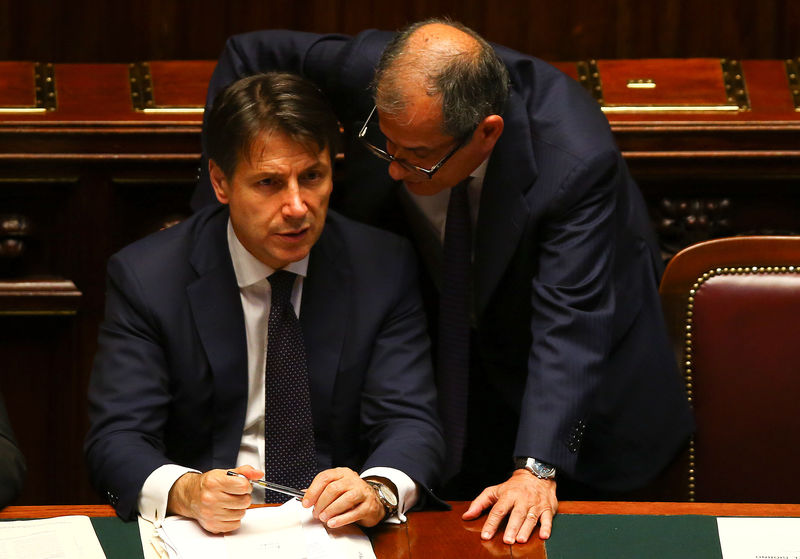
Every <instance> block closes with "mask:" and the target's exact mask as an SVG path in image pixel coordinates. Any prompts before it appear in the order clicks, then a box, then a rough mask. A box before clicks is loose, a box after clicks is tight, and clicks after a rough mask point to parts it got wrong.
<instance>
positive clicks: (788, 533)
mask: <svg viewBox="0 0 800 559" xmlns="http://www.w3.org/2000/svg"><path fill="white" fill-rule="evenodd" d="M717 531H718V532H719V543H720V546H721V547H722V557H723V559H800V518H732V517H720V518H717Z"/></svg>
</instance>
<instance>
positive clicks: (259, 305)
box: [139, 220, 419, 525]
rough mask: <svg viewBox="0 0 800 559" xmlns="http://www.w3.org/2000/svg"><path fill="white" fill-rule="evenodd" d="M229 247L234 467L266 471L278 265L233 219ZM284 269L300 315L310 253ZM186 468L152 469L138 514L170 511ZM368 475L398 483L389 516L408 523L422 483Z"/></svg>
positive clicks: (392, 473)
mask: <svg viewBox="0 0 800 559" xmlns="http://www.w3.org/2000/svg"><path fill="white" fill-rule="evenodd" d="M228 249H229V250H230V253H231V258H232V260H233V269H234V272H235V274H236V282H237V284H238V285H239V295H240V296H241V301H242V310H243V311H244V322H245V333H246V336H247V384H248V391H247V393H248V398H247V411H246V415H245V421H244V431H243V432H242V441H241V445H240V447H239V455H238V457H237V458H236V464H235V466H236V467H239V466H244V465H246V464H249V465H251V466H253V467H254V468H256V469H259V470H263V468H264V453H265V451H264V446H265V445H264V406H265V395H264V387H265V384H264V383H265V368H266V360H267V321H268V319H269V310H270V301H271V296H272V290H271V287H270V283H269V280H267V277H268V276H269V275H271V274H272V273H273V272H274V271H275V270H273V269H272V268H271V267H269V266H267V265H266V264H264V263H263V262H261V261H260V260H258V259H257V258H256V257H255V256H253V255H252V254H251V253H250V252H248V250H247V249H246V248H245V247H244V246H243V245H242V244H241V242H239V239H238V238H237V237H236V234H235V233H234V231H233V227H232V226H231V223H230V220H229V221H228ZM284 269H285V270H287V271H289V272H293V273H295V274H297V279H295V284H294V288H293V290H292V306H293V307H294V309H295V313H297V315H298V316H299V315H300V313H299V312H298V310H299V309H300V303H301V300H302V295H303V279H304V278H305V276H306V272H307V270H308V256H306V257H305V258H304V259H302V260H300V261H298V262H292V263H291V264H289V265H288V266H286V267H285V268H284ZM187 472H197V470H194V469H191V468H186V467H184V466H179V465H177V464H165V465H163V466H161V467H159V468H158V469H156V470H155V471H153V472H152V473H151V474H150V475H149V476H148V477H147V479H146V480H145V482H144V485H143V486H142V490H141V492H140V493H139V514H141V515H142V517H143V518H145V519H146V520H149V521H150V522H153V523H154V524H156V525H159V524H160V522H161V520H163V519H164V517H165V516H166V511H167V501H168V498H169V490H170V489H171V488H172V485H173V484H174V483H175V481H177V479H178V478H179V477H181V476H182V475H183V474H185V473H187ZM198 473H199V472H198ZM367 476H381V477H385V478H388V479H390V480H391V481H392V482H393V483H394V484H395V485H396V486H397V490H398V493H399V495H398V507H397V514H396V515H395V516H393V517H391V518H388V519H386V521H387V522H392V523H400V522H405V520H406V517H405V512H406V511H407V510H408V509H410V508H411V507H413V506H414V504H416V502H417V500H418V498H419V488H418V487H417V485H416V483H414V481H413V480H412V479H411V478H410V477H408V475H407V474H405V473H404V472H401V471H400V470H397V469H394V468H386V467H378V468H370V469H368V470H366V471H364V472H363V473H362V474H361V477H367ZM264 491H265V490H264V489H263V488H261V487H254V488H253V501H254V502H263V500H264Z"/></svg>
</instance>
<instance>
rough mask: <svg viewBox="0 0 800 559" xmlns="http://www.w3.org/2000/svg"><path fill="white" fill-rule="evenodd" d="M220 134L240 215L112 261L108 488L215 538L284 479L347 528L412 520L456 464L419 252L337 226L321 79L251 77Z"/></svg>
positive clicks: (241, 84) (220, 161)
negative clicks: (449, 449) (446, 435)
mask: <svg viewBox="0 0 800 559" xmlns="http://www.w3.org/2000/svg"><path fill="white" fill-rule="evenodd" d="M207 126H208V127H207V130H206V133H207V136H206V140H207V144H206V145H207V146H208V155H209V157H210V163H209V171H210V176H211V181H212V184H213V188H214V193H215V194H216V197H217V199H218V200H219V202H220V203H221V204H222V205H221V206H216V207H209V208H206V209H204V210H203V211H200V212H198V213H196V214H195V215H194V216H192V217H191V218H189V219H187V220H186V221H184V222H183V223H181V224H179V225H176V226H175V227H173V228H170V229H167V230H165V231H161V232H159V233H156V234H155V235H151V236H150V237H147V238H145V239H143V240H141V241H139V242H137V243H134V244H133V245H131V246H129V247H127V248H125V249H123V250H122V251H120V252H119V253H118V254H116V255H114V256H113V257H112V258H111V260H110V261H109V265H108V289H107V299H106V316H105V321H104V322H103V324H102V327H101V329H100V338H99V348H98V353H97V356H96V359H95V366H94V370H93V372H92V377H91V381H90V386H89V402H90V420H91V428H90V431H89V434H88V436H87V440H86V447H85V449H86V456H87V460H88V463H89V469H90V474H91V477H92V479H93V482H94V484H95V486H96V487H97V488H98V489H99V490H100V491H101V492H102V493H104V494H105V495H107V496H108V498H109V500H110V501H111V503H112V504H113V505H114V507H115V508H116V510H117V513H118V514H119V515H120V516H121V517H123V518H125V519H130V518H132V517H134V516H135V515H136V513H137V512H138V513H140V514H141V515H142V516H144V517H145V518H147V519H149V520H152V521H156V522H158V521H160V520H162V519H163V518H164V516H165V514H181V515H184V516H187V517H191V518H196V519H197V520H198V521H199V523H200V524H201V525H202V526H203V527H204V528H205V529H207V530H209V531H211V532H228V531H231V530H235V529H236V528H237V527H238V526H239V524H240V521H241V518H242V517H243V516H244V513H245V510H246V508H247V507H248V506H249V505H250V503H251V499H253V498H254V497H255V496H254V497H251V486H250V483H249V482H248V481H247V479H244V478H245V477H246V478H249V479H257V478H259V477H261V476H262V475H264V474H265V473H266V476H267V479H268V480H269V481H272V482H277V483H280V484H283V485H290V486H294V487H298V488H304V487H308V490H307V491H306V494H305V497H304V498H303V501H302V502H303V506H305V507H310V506H313V507H314V516H315V517H317V518H319V519H320V520H321V521H323V522H325V523H326V524H327V525H328V526H329V527H333V528H335V527H339V526H342V525H344V524H348V523H352V522H357V523H359V524H361V525H364V526H372V525H374V524H376V523H378V522H380V521H381V520H382V519H384V518H386V519H390V520H391V519H394V520H395V521H398V520H400V521H402V520H404V519H405V517H404V513H405V511H407V510H408V509H409V508H411V507H412V506H414V504H415V503H417V502H419V500H420V498H422V497H423V495H422V494H421V492H423V491H427V490H428V489H427V488H428V487H430V486H431V485H432V484H434V483H436V482H437V481H438V479H439V475H440V472H441V466H442V461H443V456H444V445H443V441H442V435H441V431H440V427H439V424H438V419H437V417H436V410H435V401H436V400H435V390H434V382H433V371H432V366H431V362H430V356H429V342H428V337H427V334H426V331H425V329H426V325H425V315H424V311H423V307H422V302H421V300H420V297H419V291H418V289H417V287H416V285H417V283H416V282H417V268H416V264H415V261H414V255H413V251H412V250H411V248H410V247H409V246H408V243H407V242H406V241H405V240H403V239H401V238H399V237H397V236H395V235H392V234H391V233H387V232H384V231H380V230H377V229H373V228H370V227H368V226H365V225H361V224H358V223H355V222H351V221H350V220H348V219H345V218H343V217H342V216H339V215H336V214H335V213H333V212H328V211H327V209H328V198H329V196H330V193H331V187H332V168H331V154H332V153H335V149H336V146H337V144H338V139H339V127H338V122H337V120H336V118H335V117H334V115H333V113H332V112H331V110H330V107H329V105H328V104H327V101H326V99H325V98H324V97H323V95H322V93H320V92H319V90H318V89H317V88H316V87H314V85H313V84H310V83H309V82H307V81H305V80H303V79H302V78H299V77H298V76H294V75H288V74H275V73H272V74H267V75H257V76H253V77H250V78H247V79H244V80H241V81H238V82H236V83H235V84H233V85H232V86H230V87H229V88H228V89H226V90H225V91H224V92H223V93H222V94H220V95H219V96H218V98H217V100H216V102H215V103H214V106H213V108H212V109H211V110H209V111H208V119H207ZM297 314H299V321H298V318H297ZM229 468H236V472H238V473H239V474H242V475H241V476H230V475H226V470H227V469H229ZM262 470H263V471H262ZM354 470H357V471H360V472H361V476H359V475H358V474H356V473H355V471H354ZM312 480H313V481H312ZM309 484H310V485H309ZM275 496H278V494H276V493H272V492H267V494H266V495H264V494H263V493H262V494H261V495H259V496H258V497H259V499H260V500H261V502H263V500H264V498H265V497H266V498H267V500H268V501H272V497H275ZM256 500H258V499H256Z"/></svg>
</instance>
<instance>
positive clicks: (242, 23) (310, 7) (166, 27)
mask: <svg viewBox="0 0 800 559" xmlns="http://www.w3.org/2000/svg"><path fill="white" fill-rule="evenodd" d="M434 15H449V16H451V17H453V18H455V19H458V20H460V21H462V22H464V23H465V24H467V25H469V26H471V27H473V28H474V29H475V30H477V31H478V32H480V33H481V34H483V35H484V36H485V37H487V38H488V39H489V40H491V41H495V42H497V43H501V44H504V45H506V46H509V47H512V48H515V49H517V50H520V51H523V52H526V53H530V54H534V55H536V56H539V57H541V58H544V59H547V60H581V59H587V58H648V57H731V58H785V57H794V56H797V55H798V54H799V53H800V1H797V0H728V1H727V2H720V1H718V0H661V1H659V2H654V1H650V0H548V1H541V0H505V1H504V0H405V1H402V2H390V1H387V0H249V1H242V0H229V1H227V2H225V1H219V0H218V1H214V0H137V1H133V2H123V1H117V0H102V1H98V0H69V1H66V0H51V1H47V0H0V60H2V59H5V60H37V61H46V62H127V61H139V60H158V59H215V58H217V55H218V54H219V52H220V50H221V48H222V46H223V44H224V41H225V38H226V37H228V36H229V35H231V34H234V33H240V32H244V31H251V30H256V29H264V28H289V29H299V30H306V31H315V32H340V33H347V34H353V33H357V32H358V31H360V30H362V29H366V28H370V27H377V28H381V29H395V28H398V27H400V26H402V25H404V24H406V23H408V22H412V21H416V20H418V19H422V18H425V17H429V16H434Z"/></svg>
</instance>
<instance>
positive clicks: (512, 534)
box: [503, 503, 536, 544]
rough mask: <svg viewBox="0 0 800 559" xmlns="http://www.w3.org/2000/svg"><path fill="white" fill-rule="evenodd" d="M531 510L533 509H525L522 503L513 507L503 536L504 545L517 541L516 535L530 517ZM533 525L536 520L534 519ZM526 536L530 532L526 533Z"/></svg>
mask: <svg viewBox="0 0 800 559" xmlns="http://www.w3.org/2000/svg"><path fill="white" fill-rule="evenodd" d="M531 510H533V509H532V508H531V509H526V508H525V505H524V504H522V503H517V504H516V505H515V506H514V508H513V509H512V510H511V514H509V515H508V524H506V531H505V533H504V534H503V542H504V543H507V544H512V543H514V542H515V541H517V534H518V533H519V531H520V529H521V528H522V526H523V525H524V523H525V522H526V520H527V519H528V517H529V516H530V515H531V513H530V511H531ZM535 525H536V520H535V519H534V526H535ZM528 535H530V532H528Z"/></svg>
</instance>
